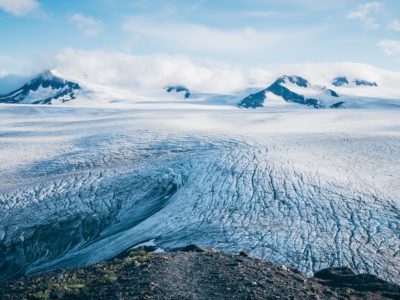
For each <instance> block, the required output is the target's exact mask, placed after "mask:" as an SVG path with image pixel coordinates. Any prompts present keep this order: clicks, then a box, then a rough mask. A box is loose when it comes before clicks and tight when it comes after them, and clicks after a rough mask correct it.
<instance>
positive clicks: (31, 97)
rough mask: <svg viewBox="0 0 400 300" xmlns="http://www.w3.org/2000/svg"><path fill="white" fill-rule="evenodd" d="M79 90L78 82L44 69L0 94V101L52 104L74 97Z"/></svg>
mask: <svg viewBox="0 0 400 300" xmlns="http://www.w3.org/2000/svg"><path fill="white" fill-rule="evenodd" d="M79 90H81V87H80V86H79V84H78V83H75V82H72V81H68V80H65V79H63V78H61V77H58V76H56V75H55V74H54V73H53V72H52V71H50V70H45V71H43V72H41V73H40V74H38V75H37V76H35V77H34V78H33V79H31V80H30V81H28V82H27V83H26V84H24V85H23V86H22V87H21V88H19V89H17V90H15V91H12V92H11V93H8V94H6V95H0V103H23V104H52V103H53V102H59V103H63V102H67V101H70V100H73V99H75V98H76V94H77V93H78V91H79Z"/></svg>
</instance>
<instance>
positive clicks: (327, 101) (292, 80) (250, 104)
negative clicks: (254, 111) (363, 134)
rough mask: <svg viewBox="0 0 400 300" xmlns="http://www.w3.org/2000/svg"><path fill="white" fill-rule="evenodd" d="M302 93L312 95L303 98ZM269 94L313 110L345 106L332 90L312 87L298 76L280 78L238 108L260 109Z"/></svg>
mask: <svg viewBox="0 0 400 300" xmlns="http://www.w3.org/2000/svg"><path fill="white" fill-rule="evenodd" d="M303 92H304V93H308V94H312V95H311V96H304V95H303V94H302V93H303ZM310 92H311V93H310ZM269 93H272V94H274V95H276V96H279V97H281V98H282V99H283V100H284V101H286V102H291V103H297V104H301V105H306V106H311V107H314V108H340V107H343V105H344V104H345V103H344V102H343V101H340V99H339V98H340V96H339V94H338V93H337V92H335V91H334V90H331V89H329V88H327V87H324V86H317V85H312V84H311V83H310V82H309V81H307V80H306V79H304V78H302V77H299V76H282V77H280V78H278V79H277V80H276V81H275V82H274V83H273V84H272V85H270V86H269V87H268V88H266V89H264V90H262V91H260V92H257V93H255V94H251V95H250V96H247V97H246V98H244V99H243V100H242V101H241V102H240V103H239V107H243V108H258V107H262V106H264V102H265V100H266V99H267V97H268V96H267V95H268V94H269Z"/></svg>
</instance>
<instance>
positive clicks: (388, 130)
mask: <svg viewBox="0 0 400 300" xmlns="http://www.w3.org/2000/svg"><path fill="white" fill-rule="evenodd" d="M0 116H1V118H0V128H1V129H0V136H1V139H0V178H1V181H0V280H4V279H7V278H9V277H10V276H13V275H16V274H22V273H31V272H37V271H44V270H48V269H53V268H58V267H65V266H74V265H78V264H86V263H91V262H95V261H99V260H103V259H106V258H109V257H112V256H113V255H115V254H117V253H119V252H120V251H123V250H126V249H128V248H130V247H132V246H134V245H136V244H139V243H142V242H145V241H150V240H152V241H153V243H154V244H155V245H157V246H158V247H161V248H166V249H169V248H172V247H177V246H181V245H186V244H190V243H197V244H200V245H203V246H205V247H215V248H218V249H220V250H223V251H228V252H238V251H241V250H243V251H246V252H249V253H250V255H251V256H253V257H258V258H265V259H267V260H272V261H274V262H276V263H279V264H288V265H292V266H295V267H297V268H299V269H301V270H302V271H305V272H307V273H308V274H310V273H311V272H312V271H315V270H319V269H322V268H324V267H328V266H350V267H352V268H354V269H356V270H357V271H359V272H369V273H374V274H378V275H380V276H382V277H384V278H386V279H389V280H391V281H395V282H400V274H399V272H398V270H399V269H400V252H399V251H400V250H399V249H400V219H399V216H400V215H399V212H400V200H399V190H400V185H399V183H400V177H399V174H400V162H399V159H398V158H399V157H400V152H399V151H400V150H399V149H400V135H399V132H400V123H399V122H400V119H399V117H398V116H399V109H392V110H357V109H354V110H312V109H308V110H298V109H295V110H292V111H280V112H279V111H272V112H270V111H269V110H255V111H254V110H244V109H234V108H232V107H229V106H225V109H222V108H221V107H216V106H212V105H209V106H206V105H204V106H203V107H202V109H199V107H194V106H190V105H186V106H183V105H181V104H180V103H173V102H171V103H169V105H168V108H165V107H163V106H160V104H159V102H154V103H153V104H147V106H142V107H140V109H137V108H136V107H135V108H133V109H132V108H126V109H119V110H112V109H85V108H82V107H79V108H74V107H61V106H58V107H47V106H33V105H32V106H9V105H4V106H3V107H0Z"/></svg>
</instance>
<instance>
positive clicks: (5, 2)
mask: <svg viewBox="0 0 400 300" xmlns="http://www.w3.org/2000/svg"><path fill="white" fill-rule="evenodd" d="M38 6H39V4H38V2H37V1H36V0H0V8H1V9H3V10H5V11H6V12H8V13H10V14H13V15H16V16H23V15H26V14H28V13H30V12H32V11H33V10H35V9H36V8H37V7H38Z"/></svg>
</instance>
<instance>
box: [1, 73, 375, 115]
mask: <svg viewBox="0 0 400 300" xmlns="http://www.w3.org/2000/svg"><path fill="white" fill-rule="evenodd" d="M22 78H23V77H20V78H13V77H12V76H11V77H10V76H8V77H7V78H3V79H1V80H0V83H1V81H2V84H0V86H2V87H3V88H2V90H3V91H4V84H7V83H9V84H10V88H11V87H13V88H14V90H13V91H11V92H9V93H6V94H3V95H1V94H0V103H9V104H62V103H65V102H68V101H71V100H75V99H76V98H77V96H78V94H81V95H82V94H83V89H82V87H81V86H80V84H78V83H77V82H73V81H68V80H65V79H63V78H61V77H59V76H56V75H55V74H54V73H53V72H52V71H48V70H47V71H44V72H42V73H40V74H38V75H37V76H36V77H34V78H33V79H31V80H28V81H27V82H26V83H22V82H20V81H21V79H22ZM17 79H18V80H17ZM17 83H19V85H20V87H18V88H16V84H17ZM328 85H329V86H331V87H333V88H335V89H336V88H337V89H339V90H340V91H341V93H339V92H337V91H335V90H333V89H331V88H328V87H326V86H323V85H316V84H312V83H311V82H310V81H308V80H307V79H305V78H303V77H300V76H296V75H290V76H288V75H285V76H282V77H279V78H278V79H276V80H275V81H274V82H273V83H272V84H271V85H270V86H268V87H267V88H266V89H263V90H261V91H258V92H255V93H254V89H253V90H250V89H247V90H246V91H242V92H241V93H238V94H234V95H214V94H202V93H195V94H193V93H192V92H191V91H190V90H189V89H188V88H187V87H185V86H183V85H170V86H167V87H166V88H165V92H167V93H176V94H181V95H182V96H183V97H184V99H189V98H190V99H193V101H197V102H198V101H199V99H202V100H201V101H205V102H206V103H210V104H219V105H238V106H239V107H241V108H259V107H263V106H264V105H265V104H266V103H269V102H268V101H275V102H276V101H277V100H278V103H280V104H285V103H288V104H290V103H292V104H296V105H302V106H307V107H311V108H317V109H320V108H346V107H354V105H356V106H357V107H362V106H363V104H362V103H363V101H362V100H363V98H362V97H352V98H349V96H348V95H346V94H347V93H346V90H345V88H352V87H359V88H360V87H364V88H367V89H369V88H371V89H372V88H376V87H378V84H377V83H376V82H371V81H367V80H363V79H352V80H350V79H348V77H346V76H339V77H336V78H334V79H332V81H331V82H330V83H328ZM87 89H88V88H87V87H86V88H85V90H87ZM98 89H99V87H94V88H89V91H91V92H93V91H95V92H97V93H96V94H92V95H96V96H95V98H94V100H96V99H97V98H98V97H103V98H104V99H106V98H107V99H108V98H110V103H115V102H118V101H114V102H113V99H112V98H114V96H115V95H114V94H113V93H112V92H111V93H110V94H108V93H104V91H103V90H101V89H100V90H98ZM349 91H350V90H349ZM371 91H372V90H371ZM165 92H164V93H165ZM250 93H251V94H250ZM86 94H87V93H86ZM249 94H250V95H249ZM376 94H377V93H375V95H376ZM96 97H97V98H96ZM115 97H117V96H115ZM243 97H244V98H243ZM81 98H82V96H81ZM240 99H242V100H240ZM349 99H351V102H349ZM93 103H94V102H93Z"/></svg>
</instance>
